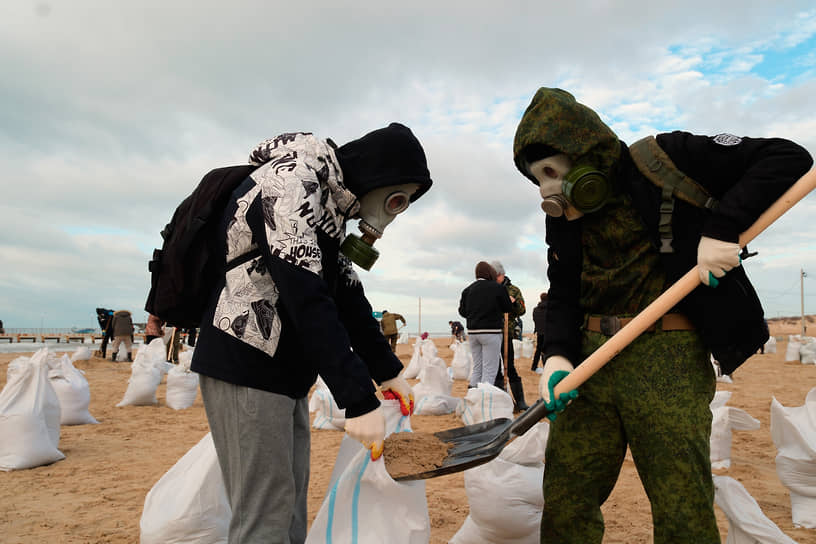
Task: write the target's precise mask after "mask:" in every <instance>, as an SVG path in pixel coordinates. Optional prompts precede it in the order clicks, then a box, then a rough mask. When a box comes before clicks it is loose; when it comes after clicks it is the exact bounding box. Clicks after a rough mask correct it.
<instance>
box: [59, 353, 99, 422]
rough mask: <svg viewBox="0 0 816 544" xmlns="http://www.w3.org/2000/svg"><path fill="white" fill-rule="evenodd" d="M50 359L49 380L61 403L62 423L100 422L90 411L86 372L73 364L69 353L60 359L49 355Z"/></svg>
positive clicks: (89, 392)
mask: <svg viewBox="0 0 816 544" xmlns="http://www.w3.org/2000/svg"><path fill="white" fill-rule="evenodd" d="M49 355H50V354H49ZM77 360H79V359H77ZM48 361H49V365H48V366H49V370H48V380H49V381H50V382H51V386H52V387H53V388H54V392H55V393H56V394H57V398H58V399H59V403H60V424H61V425H85V424H96V423H99V422H98V421H97V420H96V418H94V417H93V416H92V415H91V413H90V412H89V411H88V407H89V405H90V403H91V389H90V386H89V385H88V380H86V379H85V373H84V372H82V371H81V370H79V369H77V368H76V367H75V366H74V365H73V363H72V362H71V359H69V358H68V355H67V354H63V356H62V357H61V358H60V359H56V357H54V358H51V357H49V359H48Z"/></svg>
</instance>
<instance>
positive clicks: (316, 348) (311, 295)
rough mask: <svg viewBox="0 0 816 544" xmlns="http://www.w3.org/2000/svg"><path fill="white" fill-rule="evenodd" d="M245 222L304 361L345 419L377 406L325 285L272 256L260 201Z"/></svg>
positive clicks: (369, 380) (363, 367)
mask: <svg viewBox="0 0 816 544" xmlns="http://www.w3.org/2000/svg"><path fill="white" fill-rule="evenodd" d="M246 219H247V223H248V225H249V227H250V228H251V229H252V232H253V235H254V236H255V239H256V241H257V244H258V247H259V248H260V250H261V254H262V255H263V258H264V262H265V263H266V265H267V267H268V270H269V273H270V274H271V276H272V279H273V281H274V282H275V286H276V287H277V289H278V293H279V299H278V304H279V305H282V306H283V307H284V309H285V311H286V313H287V315H288V316H289V318H290V319H291V323H292V326H293V328H294V329H295V330H294V334H295V335H296V337H297V339H298V343H299V345H300V346H301V347H302V349H303V357H304V358H306V359H307V360H308V361H309V362H310V363H311V364H313V365H314V366H315V368H317V371H318V374H320V376H321V377H322V378H323V380H324V381H325V382H326V385H327V386H328V387H329V390H330V391H331V392H332V395H333V396H334V398H335V400H336V401H337V404H338V406H340V407H341V408H345V409H346V416H347V417H356V416H359V415H362V414H365V413H367V412H370V411H371V410H374V409H375V408H377V407H378V406H379V400H378V399H377V396H376V394H375V393H376V388H375V387H374V383H373V382H372V378H371V376H370V374H369V372H368V368H367V366H366V364H365V363H364V362H363V360H362V359H361V358H360V356H359V355H358V354H357V353H355V352H354V351H352V348H351V340H350V339H349V334H348V332H347V330H346V328H345V327H344V326H343V323H342V322H341V319H340V315H339V311H338V308H337V304H336V303H335V300H334V299H333V298H332V296H331V295H330V293H329V288H328V285H327V284H326V282H325V281H324V280H323V279H322V278H321V277H320V276H319V275H317V274H315V273H313V272H311V271H310V270H306V269H304V268H301V267H299V266H296V265H294V264H292V263H290V262H287V261H286V260H285V259H282V258H280V257H277V256H274V255H272V252H271V250H270V245H269V243H268V241H267V236H266V229H265V226H264V218H263V212H262V210H261V201H260V198H256V199H255V200H253V202H252V204H251V205H250V207H249V209H248V210H247V214H246ZM369 316H370V313H369ZM371 319H372V320H373V317H372V318H371ZM375 323H376V322H375Z"/></svg>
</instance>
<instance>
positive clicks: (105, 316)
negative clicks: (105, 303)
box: [96, 308, 113, 359]
mask: <svg viewBox="0 0 816 544" xmlns="http://www.w3.org/2000/svg"><path fill="white" fill-rule="evenodd" d="M112 319H113V310H109V309H108V308H97V309H96V321H97V322H98V323H99V330H100V331H102V345H101V346H100V347H99V351H100V353H101V354H102V358H103V359H104V358H105V354H106V352H107V349H108V342H110V341H111V339H112V338H113V330H112V329H111V321H112Z"/></svg>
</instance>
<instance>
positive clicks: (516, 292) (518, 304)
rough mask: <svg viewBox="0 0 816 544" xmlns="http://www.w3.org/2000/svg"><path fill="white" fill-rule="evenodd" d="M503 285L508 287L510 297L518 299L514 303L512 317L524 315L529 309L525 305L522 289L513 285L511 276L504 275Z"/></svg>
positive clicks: (512, 318)
mask: <svg viewBox="0 0 816 544" xmlns="http://www.w3.org/2000/svg"><path fill="white" fill-rule="evenodd" d="M502 285H504V286H505V287H506V288H507V294H508V295H509V296H510V298H514V299H516V301H515V302H514V303H513V311H512V312H510V319H511V320H514V319H516V318H517V317H521V316H523V315H524V313H525V312H526V311H527V307H526V306H525V305H524V295H522V294H521V289H519V288H518V287H516V286H515V285H513V284H512V283H511V282H510V278H508V277H507V276H504V281H503V282H502Z"/></svg>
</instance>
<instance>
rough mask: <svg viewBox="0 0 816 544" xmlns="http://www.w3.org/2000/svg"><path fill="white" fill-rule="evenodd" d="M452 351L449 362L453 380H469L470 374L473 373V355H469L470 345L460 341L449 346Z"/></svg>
mask: <svg viewBox="0 0 816 544" xmlns="http://www.w3.org/2000/svg"><path fill="white" fill-rule="evenodd" d="M451 350H453V359H452V360H451V370H452V371H453V379H454V380H469V379H470V373H471V372H472V371H473V355H471V353H470V344H469V343H468V342H467V341H465V342H460V341H458V340H457V341H455V342H454V343H453V344H451Z"/></svg>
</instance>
